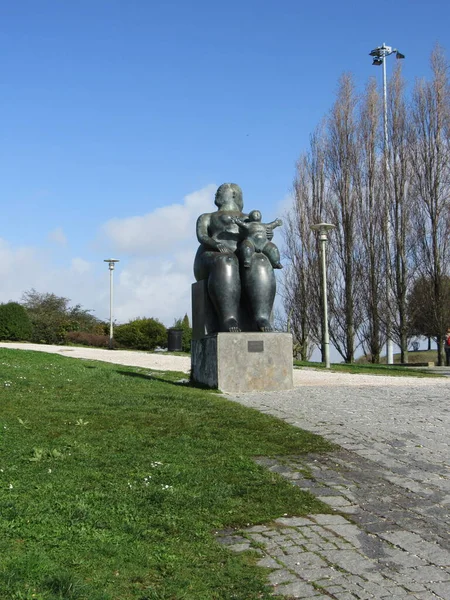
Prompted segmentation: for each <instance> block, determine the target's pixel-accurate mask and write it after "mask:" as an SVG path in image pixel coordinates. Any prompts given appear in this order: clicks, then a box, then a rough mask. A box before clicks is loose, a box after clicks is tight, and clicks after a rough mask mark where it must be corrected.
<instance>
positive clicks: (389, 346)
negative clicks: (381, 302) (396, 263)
mask: <svg viewBox="0 0 450 600" xmlns="http://www.w3.org/2000/svg"><path fill="white" fill-rule="evenodd" d="M393 53H395V56H396V58H397V59H402V58H405V55H404V54H402V53H401V52H399V51H398V50H397V48H392V47H391V46H386V44H383V45H382V46H378V47H377V48H375V49H374V50H372V51H371V52H369V56H373V57H374V59H373V62H372V65H375V66H380V65H382V66H383V109H384V110H383V116H384V161H385V163H384V164H385V177H386V180H387V175H388V172H389V157H388V124H387V83H386V57H387V56H390V55H391V54H393ZM385 196H386V206H385V211H386V252H387V258H388V261H387V265H388V266H387V270H386V298H387V302H388V303H389V301H390V296H391V293H390V289H391V282H390V262H389V259H390V220H391V219H390V211H389V203H388V195H387V194H386V195H385ZM386 319H387V325H386V331H387V340H386V359H387V360H386V362H387V364H388V365H392V364H394V344H393V341H392V336H391V319H390V315H389V308H388V310H387V312H386Z"/></svg>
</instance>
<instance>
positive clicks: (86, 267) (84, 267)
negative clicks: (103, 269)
mask: <svg viewBox="0 0 450 600" xmlns="http://www.w3.org/2000/svg"><path fill="white" fill-rule="evenodd" d="M91 268H92V267H91V264H90V263H89V262H88V261H87V260H83V259H82V258H72V264H71V270H72V271H73V272H74V273H77V274H80V275H83V274H84V273H87V272H88V271H90V270H91Z"/></svg>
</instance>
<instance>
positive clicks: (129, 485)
mask: <svg viewBox="0 0 450 600" xmlns="http://www.w3.org/2000/svg"><path fill="white" fill-rule="evenodd" d="M128 487H129V488H130V490H131V488H132V487H133V486H132V485H131V481H129V482H128Z"/></svg>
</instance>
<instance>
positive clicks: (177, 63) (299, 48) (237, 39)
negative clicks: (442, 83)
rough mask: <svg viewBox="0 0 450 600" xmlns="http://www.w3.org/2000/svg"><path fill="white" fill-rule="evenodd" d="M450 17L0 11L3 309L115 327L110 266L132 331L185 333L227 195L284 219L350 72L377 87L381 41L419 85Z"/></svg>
mask: <svg viewBox="0 0 450 600" xmlns="http://www.w3.org/2000/svg"><path fill="white" fill-rule="evenodd" d="M449 22H450V3H449V2H448V0H429V1H428V2H427V3H426V5H425V3H424V2H418V1H416V0H410V1H406V0H397V1H396V2H392V1H390V2H386V1H384V0H380V1H379V2H377V3H369V2H363V3H355V2H350V1H347V0H344V1H341V2H339V3H337V2H330V1H329V0H326V1H322V2H315V3H314V2H299V1H298V0H297V1H296V2H295V1H292V0H277V1H275V0H266V1H265V2H261V1H259V2H254V1H253V0H241V1H240V2H236V1H235V0H231V1H228V2H226V3H214V2H206V1H203V0H191V1H190V2H183V1H181V0H173V1H167V2H159V1H151V0H88V1H87V0H77V1H76V2H73V1H69V0H27V1H25V0H3V1H2V2H1V3H0V65H1V69H0V73H1V77H0V106H1V115H2V127H1V132H2V134H1V136H0V164H1V167H0V172H1V177H0V190H1V198H2V200H1V203H2V219H1V224H0V276H1V281H2V284H1V286H0V302H6V301H8V300H19V299H20V297H21V295H22V293H23V292H24V291H25V290H29V289H30V288H32V287H34V288H35V289H37V290H38V291H41V292H53V293H56V294H58V295H63V296H66V297H68V298H70V299H71V300H72V302H73V303H74V304H75V303H80V304H82V305H83V306H84V307H85V308H90V309H94V310H95V314H96V315H97V316H99V317H100V318H105V319H107V318H108V315H109V287H108V281H109V279H108V277H109V275H108V269H107V266H106V265H105V264H104V263H103V259H104V258H108V257H110V256H113V257H116V258H119V259H120V263H119V264H118V266H117V270H116V274H115V315H116V318H117V320H118V322H123V321H126V320H128V319H130V318H134V317H137V316H153V317H158V318H159V319H161V320H162V321H163V322H164V323H165V324H166V325H171V324H172V323H173V320H174V319H175V318H176V317H179V316H183V315H184V313H185V312H190V285H191V283H192V281H193V275H192V259H193V254H194V252H195V249H196V246H197V242H196V239H195V221H196V218H197V216H198V215H199V214H201V213H202V212H207V211H208V212H209V210H213V209H214V206H213V194H214V190H215V188H216V187H217V186H218V185H219V184H221V183H223V182H225V181H233V182H236V183H238V184H240V185H241V187H242V188H243V191H244V201H245V208H246V209H247V210H250V209H253V208H259V209H260V210H261V211H262V214H263V220H265V221H271V220H273V219H274V218H275V217H277V216H279V214H280V212H281V211H282V210H283V208H284V207H285V206H286V200H287V198H288V197H289V193H290V189H291V185H292V179H293V176H294V168H295V162H296V160H297V158H298V156H299V154H300V152H302V151H303V150H305V149H307V147H308V141H309V136H310V134H311V132H312V131H313V130H314V128H315V127H316V125H317V124H318V122H319V121H320V120H321V119H322V117H323V116H325V115H326V113H327V112H328V111H329V109H330V107H331V105H332V103H333V101H334V94H335V91H336V88H337V82H338V79H339V77H340V75H341V74H342V73H343V72H351V73H353V75H354V77H355V82H356V85H357V88H358V89H359V90H361V91H362V90H363V88H364V85H365V83H366V82H367V80H368V78H369V77H370V76H376V77H377V81H378V82H379V83H381V69H380V68H376V67H373V66H372V64H371V58H370V57H369V56H368V53H369V52H370V50H371V49H373V48H375V47H376V46H379V45H381V44H382V43H383V42H385V43H387V44H388V45H392V46H395V47H397V48H398V49H400V50H401V52H403V53H404V54H405V55H406V60H405V61H403V73H404V76H405V78H406V80H407V81H408V82H409V86H410V87H412V85H413V84H414V80H415V78H416V77H424V76H425V77H428V76H429V74H430V72H429V56H430V53H431V51H432V49H433V46H434V45H435V43H437V42H438V43H440V44H441V45H442V46H443V47H444V48H445V49H446V51H447V55H448V56H450V40H449V33H448V31H449V29H448V23H449ZM388 61H389V62H388V73H390V72H391V71H392V68H393V67H394V62H395V60H394V58H393V57H391V58H390V59H388ZM277 240H278V242H279V243H281V236H280V234H279V230H277V232H276V235H275V239H274V241H275V242H277Z"/></svg>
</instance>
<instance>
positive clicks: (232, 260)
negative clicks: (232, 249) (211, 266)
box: [216, 254, 239, 268]
mask: <svg viewBox="0 0 450 600" xmlns="http://www.w3.org/2000/svg"><path fill="white" fill-rule="evenodd" d="M216 262H217V263H218V264H221V265H224V266H225V267H226V268H230V267H231V268H233V267H238V266H239V261H238V259H237V256H235V255H234V254H219V255H218V257H217V258H216Z"/></svg>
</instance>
